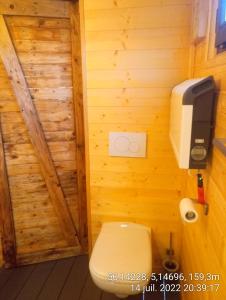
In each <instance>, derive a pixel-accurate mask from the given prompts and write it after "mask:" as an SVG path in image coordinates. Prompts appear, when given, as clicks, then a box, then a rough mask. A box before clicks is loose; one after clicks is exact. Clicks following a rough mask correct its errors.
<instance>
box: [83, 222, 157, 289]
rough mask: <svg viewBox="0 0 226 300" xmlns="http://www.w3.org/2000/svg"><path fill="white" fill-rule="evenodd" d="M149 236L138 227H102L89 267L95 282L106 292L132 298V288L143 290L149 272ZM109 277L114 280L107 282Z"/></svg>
mask: <svg viewBox="0 0 226 300" xmlns="http://www.w3.org/2000/svg"><path fill="white" fill-rule="evenodd" d="M150 234H151V230H150V229H149V228H148V227H146V226H143V225H139V224H134V223H122V222H112V223H104V224H103V226H102V228H101V232H100V234H99V236H98V238H97V241H96V243H95V246H94V248H93V252H92V256H91V259H90V263H89V268H90V273H91V276H92V278H93V280H94V282H95V283H96V284H97V285H98V286H99V287H100V288H102V289H104V290H106V291H109V292H113V293H115V292H117V290H118V289H119V290H120V291H121V292H123V293H125V294H126V293H128V294H132V293H130V292H131V285H132V284H140V286H141V287H143V286H146V285H147V284H148V281H149V279H150V276H151V270H152V265H151V264H152V259H151V239H150ZM112 274H114V275H115V278H117V280H110V278H112V277H111V276H112ZM142 274H145V275H146V277H143V280H141V276H142Z"/></svg>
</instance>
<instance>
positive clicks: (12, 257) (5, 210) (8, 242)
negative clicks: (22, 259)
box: [0, 124, 16, 268]
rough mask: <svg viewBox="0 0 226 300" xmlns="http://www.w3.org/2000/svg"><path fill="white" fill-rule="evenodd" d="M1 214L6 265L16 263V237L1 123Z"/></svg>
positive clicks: (12, 265)
mask: <svg viewBox="0 0 226 300" xmlns="http://www.w3.org/2000/svg"><path fill="white" fill-rule="evenodd" d="M0 199H1V201H0V216H1V227H2V228H1V232H2V253H3V260H4V263H5V267H6V268H9V267H14V266H15V265H16V237H15V231H14V221H13V213H12V203H11V196H10V190H9V183H8V174H7V170H6V162H5V153H4V147H3V139H2V130H1V124H0Z"/></svg>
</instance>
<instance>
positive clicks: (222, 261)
mask: <svg viewBox="0 0 226 300" xmlns="http://www.w3.org/2000/svg"><path fill="white" fill-rule="evenodd" d="M216 2H217V1H215V0H214V1H213V0H211V1H210V8H211V11H210V14H209V18H210V19H209V28H208V32H207V36H206V38H205V39H204V40H203V41H202V42H200V43H198V45H197V46H196V47H195V56H194V67H193V76H195V77H200V76H201V77H202V76H208V75H213V76H214V78H215V80H216V83H217V87H218V91H219V95H218V104H217V113H216V127H215V137H219V138H225V137H226V84H225V78H226V52H224V53H222V54H218V55H216V51H215V48H214V40H215V18H216ZM205 17H206V18H208V15H206V16H205ZM204 175H205V188H206V198H207V201H208V202H209V205H210V209H209V215H208V216H207V217H206V216H203V213H202V210H200V219H199V221H198V223H196V224H194V225H186V226H184V231H183V249H182V267H183V271H184V272H185V273H189V272H190V273H194V272H202V273H204V274H207V273H212V274H220V276H221V279H220V281H212V282H201V283H206V284H211V283H220V289H219V291H218V292H206V293H204V292H203V293H200V292H196V293H195V292H194V293H184V294H183V299H185V300H210V299H211V300H219V299H226V157H225V156H223V154H222V153H221V152H220V151H219V150H218V149H216V148H215V147H213V151H212V153H211V157H210V161H209V165H208V168H207V170H206V172H204ZM187 179H188V180H187V189H186V196H188V197H189V196H190V197H193V198H195V197H196V181H195V173H192V175H191V176H188V178H187ZM196 283H197V282H196Z"/></svg>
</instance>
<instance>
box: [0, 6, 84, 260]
mask: <svg viewBox="0 0 226 300" xmlns="http://www.w3.org/2000/svg"><path fill="white" fill-rule="evenodd" d="M52 3H53V4H52V5H53V6H54V2H52ZM1 9H2V8H1ZM53 11H54V10H53ZM5 20H6V23H7V26H8V30H9V32H10V35H11V38H12V41H13V43H14V46H15V49H16V52H17V55H18V58H19V61H20V63H21V66H22V69H23V71H24V74H25V77H26V81H27V84H28V87H29V91H30V94H31V97H32V100H33V103H34V105H35V107H36V110H37V113H38V118H39V120H40V122H41V126H42V128H43V131H44V134H45V139H46V141H47V143H48V147H49V150H50V153H51V157H52V159H53V162H54V166H55V168H56V171H57V175H58V178H59V181H60V186H61V188H62V190H63V194H64V197H65V199H66V202H67V206H68V207H69V211H70V215H71V217H72V219H73V222H74V226H75V227H76V228H77V229H78V228H79V213H78V185H77V175H78V174H77V169H78V168H77V167H78V166H77V160H76V139H77V137H76V133H75V118H74V102H73V83H72V53H71V51H72V50H71V24H70V18H67V19H66V18H54V17H53V18H48V17H46V18H44V17H34V16H32V17H29V16H7V17H5ZM77 47H79V46H77ZM0 116H1V128H2V135H3V144H4V151H5V157H6V165H7V172H8V181H9V187H10V194H11V198H12V206H13V215H14V223H15V232H16V243H17V260H18V263H19V264H20V263H28V262H34V261H38V260H43V259H44V260H45V259H50V258H54V257H60V256H68V255H74V254H77V253H79V252H80V250H81V249H80V246H79V245H77V247H74V246H73V247H68V243H67V241H66V240H65V237H64V236H63V234H62V230H61V229H62V228H61V226H60V224H59V220H58V217H57V214H56V212H55V209H54V205H53V203H52V202H51V201H50V196H49V192H48V189H47V186H46V183H45V181H44V177H43V173H42V172H41V169H40V165H39V160H38V157H37V155H36V153H35V152H34V149H33V146H32V144H31V141H30V138H29V134H28V130H27V128H26V126H25V123H24V121H23V119H22V115H21V112H20V109H19V106H18V104H17V101H16V97H15V96H14V92H13V90H12V87H11V84H10V80H9V78H8V76H7V74H6V71H5V68H4V66H3V64H2V62H0ZM81 146H82V145H81Z"/></svg>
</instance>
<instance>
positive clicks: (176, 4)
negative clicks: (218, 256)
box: [84, 0, 191, 268]
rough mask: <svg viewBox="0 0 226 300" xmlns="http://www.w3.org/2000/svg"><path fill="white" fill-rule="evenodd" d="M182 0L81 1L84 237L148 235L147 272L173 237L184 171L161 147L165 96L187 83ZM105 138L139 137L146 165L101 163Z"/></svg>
mask: <svg viewBox="0 0 226 300" xmlns="http://www.w3.org/2000/svg"><path fill="white" fill-rule="evenodd" d="M190 21H191V6H190V1H189V0H174V1H172V0H155V1H149V0H148V1H147V0H140V1H134V0H125V1H120V0H116V1H113V0H103V1H102V0H99V1H95V0H84V25H85V32H84V34H85V48H86V52H85V56H86V70H85V76H86V77H87V82H86V84H87V89H86V92H87V110H88V139H89V153H88V159H89V161H90V178H89V181H90V185H89V188H90V201H89V206H90V214H91V216H90V234H91V239H92V244H93V243H94V241H95V239H96V237H97V235H98V232H99V230H100V227H101V224H102V222H105V221H116V220H119V221H120V220H121V221H133V222H137V223H143V224H146V225H148V226H150V227H151V228H152V230H153V249H154V267H155V268H156V267H159V266H160V263H161V261H160V259H161V257H163V256H164V254H165V249H166V248H167V247H168V243H169V232H170V231H172V232H173V233H174V247H175V250H176V254H177V255H178V254H179V249H180V220H179V216H178V201H179V200H180V199H181V197H182V194H181V191H182V188H183V183H184V176H183V175H184V172H183V171H181V170H179V169H178V167H177V164H176V161H175V158H174V155H173V152H172V148H171V146H170V143H169V138H168V136H169V96H170V92H171V89H172V87H173V86H175V85H176V84H178V83H179V82H181V81H183V80H185V79H187V77H188V54H189V53H188V52H189V51H188V50H189V49H188V48H189V30H190ZM110 131H128V132H146V133H147V134H148V145H147V157H146V158H116V157H109V156H108V133H109V132H110Z"/></svg>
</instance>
